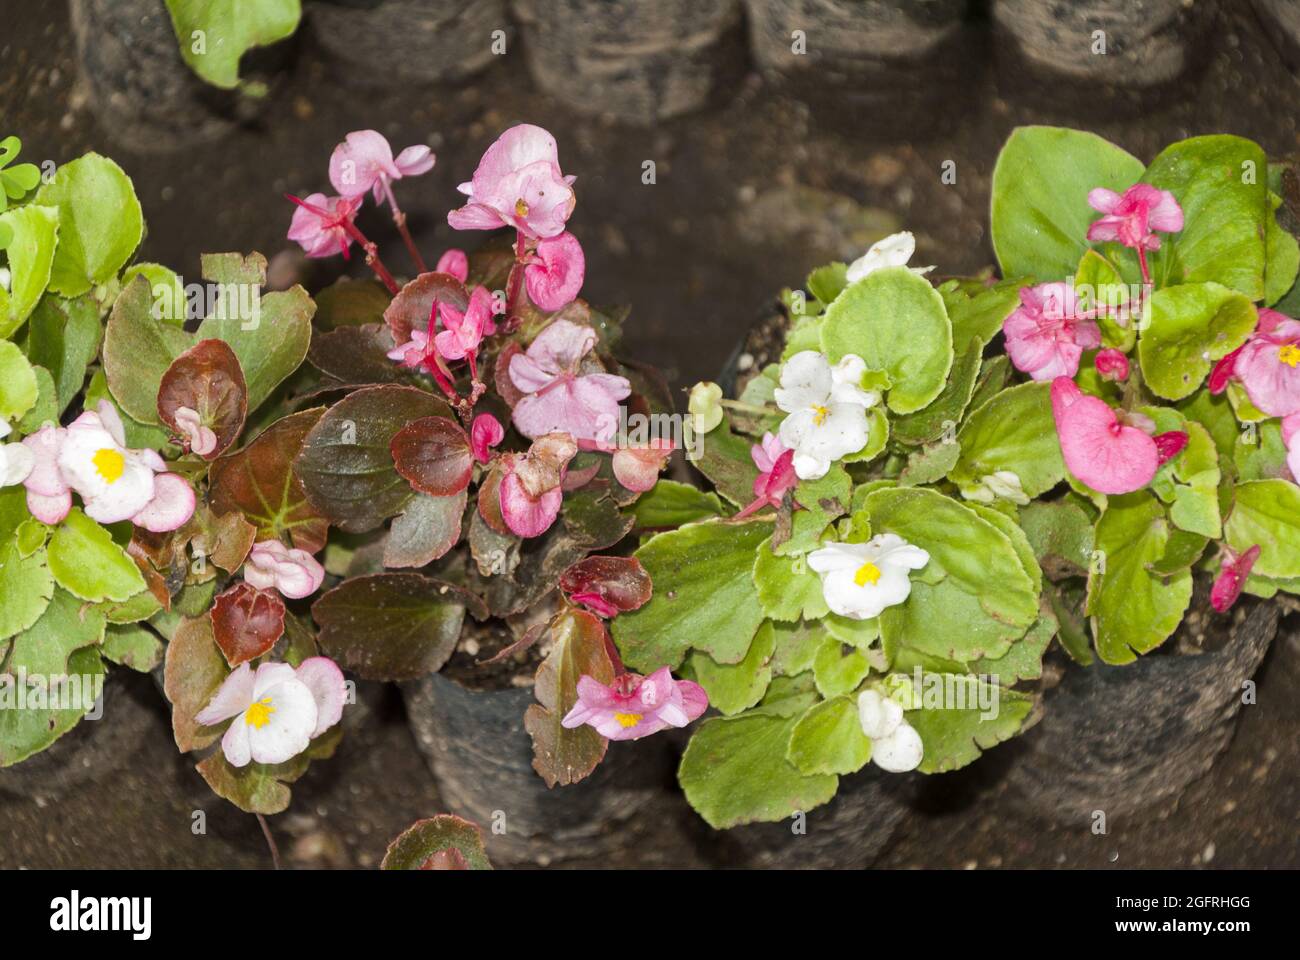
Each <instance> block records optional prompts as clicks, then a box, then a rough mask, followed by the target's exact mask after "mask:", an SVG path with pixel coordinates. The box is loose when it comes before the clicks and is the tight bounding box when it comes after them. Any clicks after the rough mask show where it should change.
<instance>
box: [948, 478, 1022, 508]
mask: <svg viewBox="0 0 1300 960" xmlns="http://www.w3.org/2000/svg"><path fill="white" fill-rule="evenodd" d="M961 495H962V496H963V497H965V498H966V499H967V500H974V501H975V502H976V503H992V502H993V501H994V500H1009V501H1011V502H1012V503H1015V504H1018V505H1020V506H1022V507H1023V506H1024V505H1025V504H1027V503H1028V502H1029V497H1027V496H1026V495H1025V490H1024V487H1022V486H1021V485H1020V477H1019V476H1017V475H1016V474H1015V473H1014V472H1012V471H1011V470H997V471H994V472H993V473H990V474H986V475H985V476H984V477H983V478H982V479H981V480H980V482H979V485H978V486H975V487H970V488H965V487H963V488H962V491H961Z"/></svg>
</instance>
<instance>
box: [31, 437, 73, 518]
mask: <svg viewBox="0 0 1300 960" xmlns="http://www.w3.org/2000/svg"><path fill="white" fill-rule="evenodd" d="M66 436H67V431H66V430H65V429H64V428H63V427H56V426H54V425H53V424H46V425H45V426H43V427H42V428H41V429H40V430H38V431H37V432H36V433H33V434H29V435H28V436H27V437H24V438H23V446H24V447H26V448H27V449H28V450H30V451H31V452H32V470H31V472H30V473H29V474H28V475H27V479H25V480H24V481H23V486H24V487H26V488H27V509H28V511H29V512H30V513H31V515H32V516H33V517H35V518H36V519H37V520H39V521H41V523H45V524H49V525H50V526H54V525H55V524H59V523H62V522H63V518H64V517H66V516H67V515H68V511H69V510H71V509H72V488H71V487H69V486H68V484H67V481H65V480H64V479H63V474H62V473H60V472H59V450H60V449H62V447H63V441H64V438H65V437H66Z"/></svg>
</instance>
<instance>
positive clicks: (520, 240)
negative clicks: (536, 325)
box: [506, 230, 527, 330]
mask: <svg viewBox="0 0 1300 960" xmlns="http://www.w3.org/2000/svg"><path fill="white" fill-rule="evenodd" d="M526 256H527V250H526V249H525V247H524V234H523V231H522V230H517V231H515V265H514V266H513V267H511V268H510V279H509V281H508V282H507V283H508V286H507V289H506V329H507V330H513V329H514V328H515V324H514V323H513V322H512V321H513V320H514V315H515V305H516V304H517V303H518V301H519V291H520V289H521V288H522V287H523V280H524V259H525V258H526Z"/></svg>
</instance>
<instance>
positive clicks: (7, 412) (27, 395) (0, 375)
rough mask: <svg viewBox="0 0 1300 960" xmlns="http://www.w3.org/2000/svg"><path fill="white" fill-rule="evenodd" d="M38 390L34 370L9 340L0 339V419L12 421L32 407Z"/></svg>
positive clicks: (15, 345)
mask: <svg viewBox="0 0 1300 960" xmlns="http://www.w3.org/2000/svg"><path fill="white" fill-rule="evenodd" d="M38 396H40V390H39V387H38V385H37V383H36V371H35V370H33V369H32V365H31V363H29V362H28V360H27V358H26V357H25V356H23V352H22V351H21V350H19V349H18V344H16V343H14V342H12V341H10V340H0V420H4V421H6V422H9V423H12V422H13V421H14V420H17V419H18V418H19V417H21V416H22V415H23V414H25V413H26V412H27V411H28V410H30V409H32V407H34V406H36V399H37V397H38Z"/></svg>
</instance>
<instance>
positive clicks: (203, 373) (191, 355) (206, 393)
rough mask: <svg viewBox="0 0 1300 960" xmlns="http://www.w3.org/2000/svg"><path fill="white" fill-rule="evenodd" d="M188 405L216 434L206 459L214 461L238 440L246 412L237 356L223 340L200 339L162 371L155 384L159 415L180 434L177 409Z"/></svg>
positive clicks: (241, 369) (244, 390) (246, 406)
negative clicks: (214, 444)
mask: <svg viewBox="0 0 1300 960" xmlns="http://www.w3.org/2000/svg"><path fill="white" fill-rule="evenodd" d="M181 407H189V408H190V409H191V410H193V411H195V412H196V413H197V414H198V415H199V422H200V423H202V424H203V425H204V426H205V427H208V428H210V429H211V430H212V432H213V433H215V434H216V435H217V445H216V448H215V449H213V450H212V451H211V452H210V453H207V454H204V457H203V458H204V459H205V460H215V459H216V458H217V457H219V456H220V455H221V454H222V452H223V451H225V450H226V448H227V447H229V446H230V445H231V444H232V443H234V442H235V441H236V440H237V439H239V431H240V430H242V429H243V428H244V418H245V417H246V416H247V415H248V385H247V384H246V383H245V382H244V371H243V368H241V367H240V365H239V358H238V357H236V356H235V351H234V350H232V349H230V345H229V344H227V343H226V342H225V341H223V340H200V341H199V342H198V343H197V344H195V345H194V346H192V347H190V349H188V350H186V351H185V352H184V353H182V354H181V355H180V356H179V357H177V358H176V359H175V360H173V361H172V365H171V366H170V367H168V368H167V372H166V373H164V374H163V377H162V382H161V383H160V384H159V387H158V416H159V417H161V418H162V422H163V423H165V424H167V426H168V427H170V428H171V429H172V432H174V433H176V434H178V435H180V433H181V431H180V428H179V426H178V425H177V423H176V411H177V410H179V409H180V408H181Z"/></svg>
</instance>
